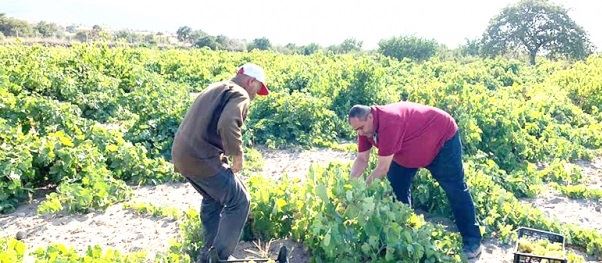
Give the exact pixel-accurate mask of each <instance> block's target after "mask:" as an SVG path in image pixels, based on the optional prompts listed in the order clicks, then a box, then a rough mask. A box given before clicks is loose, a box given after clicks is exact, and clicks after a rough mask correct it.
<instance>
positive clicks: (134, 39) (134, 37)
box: [113, 30, 145, 44]
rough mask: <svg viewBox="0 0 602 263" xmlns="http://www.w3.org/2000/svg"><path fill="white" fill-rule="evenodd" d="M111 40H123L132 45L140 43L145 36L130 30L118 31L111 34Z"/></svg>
mask: <svg viewBox="0 0 602 263" xmlns="http://www.w3.org/2000/svg"><path fill="white" fill-rule="evenodd" d="M113 38H114V39H115V40H124V41H126V42H128V43H130V44H134V43H140V42H142V40H143V39H144V38H145V36H144V35H142V34H138V33H136V32H134V31H131V30H119V31H117V32H115V34H113Z"/></svg>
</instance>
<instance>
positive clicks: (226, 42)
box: [215, 35, 245, 51]
mask: <svg viewBox="0 0 602 263" xmlns="http://www.w3.org/2000/svg"><path fill="white" fill-rule="evenodd" d="M215 41H216V42H217V43H218V44H219V46H221V48H223V49H225V50H229V51H243V50H245V45H244V44H243V43H242V42H240V41H239V40H236V39H232V38H229V37H227V36H224V35H218V36H217V37H216V38H215Z"/></svg>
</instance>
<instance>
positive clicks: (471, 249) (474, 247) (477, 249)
mask: <svg viewBox="0 0 602 263" xmlns="http://www.w3.org/2000/svg"><path fill="white" fill-rule="evenodd" d="M481 250H483V246H481V243H478V244H470V245H464V247H463V248H462V253H463V254H464V256H466V258H467V259H475V258H478V257H479V256H480V255H481Z"/></svg>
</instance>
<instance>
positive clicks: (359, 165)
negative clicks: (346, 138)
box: [350, 150, 370, 179]
mask: <svg viewBox="0 0 602 263" xmlns="http://www.w3.org/2000/svg"><path fill="white" fill-rule="evenodd" d="M368 161H370V150H367V151H364V152H360V153H358V154H357V156H356V157H355V161H354V162H353V166H352V167H351V176H350V177H351V178H354V179H355V178H358V177H360V176H361V175H362V173H364V170H366V167H368Z"/></svg>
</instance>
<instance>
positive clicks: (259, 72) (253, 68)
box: [237, 63, 270, 96]
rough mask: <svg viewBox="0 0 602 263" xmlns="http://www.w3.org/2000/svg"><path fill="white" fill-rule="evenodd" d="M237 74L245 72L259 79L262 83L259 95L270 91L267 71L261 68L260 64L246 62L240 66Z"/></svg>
mask: <svg viewBox="0 0 602 263" xmlns="http://www.w3.org/2000/svg"><path fill="white" fill-rule="evenodd" d="M237 74H245V75H247V76H249V77H253V78H255V79H256V80H257V81H259V82H260V83H261V88H260V89H259V91H257V94H258V95H263V96H265V95H268V94H269V93H270V90H269V89H268V86H267V85H266V81H265V72H264V71H263V68H261V67H260V66H258V65H255V64H253V63H246V64H244V65H242V66H240V68H239V69H238V72H237Z"/></svg>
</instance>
